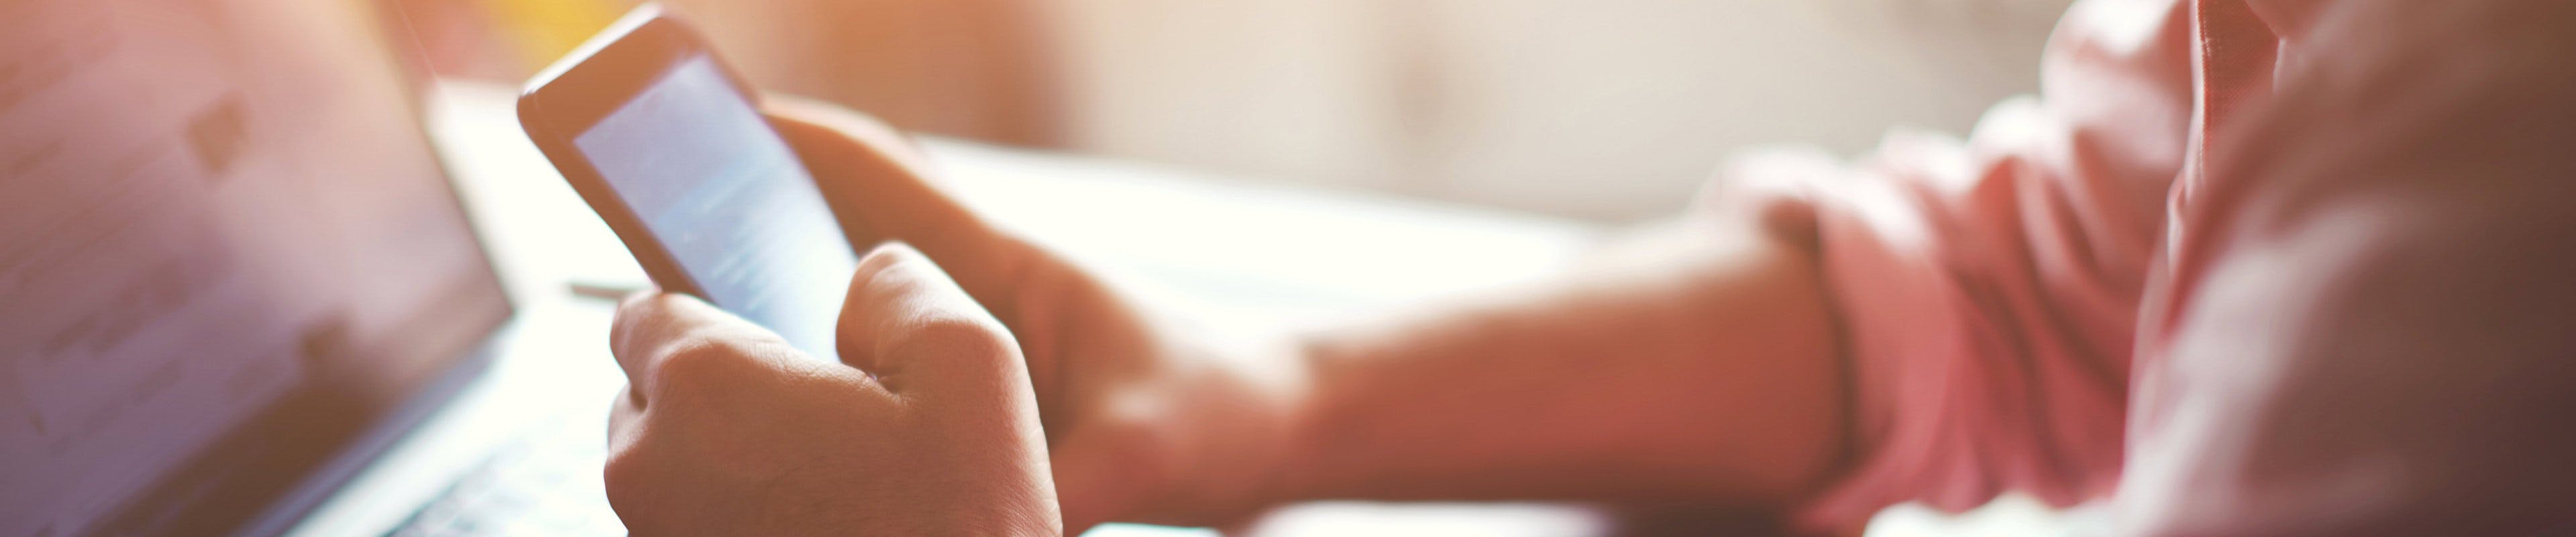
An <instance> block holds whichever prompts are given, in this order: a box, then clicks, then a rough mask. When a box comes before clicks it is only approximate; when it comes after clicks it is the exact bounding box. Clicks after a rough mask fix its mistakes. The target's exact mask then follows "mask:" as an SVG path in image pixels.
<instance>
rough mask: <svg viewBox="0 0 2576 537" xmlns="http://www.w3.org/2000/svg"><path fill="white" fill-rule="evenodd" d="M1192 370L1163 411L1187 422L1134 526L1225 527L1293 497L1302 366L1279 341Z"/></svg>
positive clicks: (1306, 394)
mask: <svg viewBox="0 0 2576 537" xmlns="http://www.w3.org/2000/svg"><path fill="white" fill-rule="evenodd" d="M1202 365H1203V366H1204V367H1199V368H1194V369H1195V371H1193V372H1192V373H1190V374H1189V375H1188V376H1192V377H1196V378H1191V379H1188V380H1187V381H1185V382H1181V383H1178V384H1180V386H1178V387H1176V388H1177V389H1176V390H1175V391H1173V392H1170V394H1171V395H1172V400H1169V401H1165V402H1164V403H1163V404H1167V405H1170V407H1171V408H1175V409H1180V410H1179V412H1180V414H1181V415H1185V416H1187V418H1186V419H1183V420H1178V421H1179V422H1180V423H1181V425H1182V427H1181V428H1182V431H1179V433H1180V434H1173V435H1171V437H1170V438H1173V439H1174V443H1173V444H1174V445H1173V446H1172V447H1173V449H1172V451H1171V454H1172V455H1173V460H1172V462H1173V464H1172V466H1170V467H1169V469H1170V471H1169V473H1168V474H1167V476H1165V477H1166V479H1165V480H1163V486H1161V487H1158V488H1159V489H1160V490H1158V491H1157V493H1156V494H1154V495H1153V497H1152V499H1151V500H1150V501H1149V502H1147V503H1148V505H1145V506H1142V507H1145V509H1143V510H1142V512H1139V513H1136V514H1137V515H1138V516H1137V517H1135V518H1134V519H1135V520H1139V521H1144V522H1158V523H1169V524H1183V525H1200V526H1208V525H1224V524H1229V523H1233V522H1238V521H1241V520H1242V519H1243V518H1245V517H1249V516H1252V515H1255V514H1259V513H1260V512H1261V511H1262V510H1264V509H1266V508H1268V507H1270V506H1273V505H1276V504H1278V503H1280V502H1282V501H1286V500H1288V499H1291V498H1293V497H1294V496H1295V495H1294V493H1293V492H1291V491H1290V490H1289V488H1290V485H1291V483H1292V482H1293V479H1292V477H1293V476H1294V475H1295V470H1293V469H1292V468H1290V466H1291V465H1292V464H1293V463H1294V461H1297V460H1301V459H1303V458H1304V457H1302V456H1299V455H1297V454H1298V453H1300V452H1301V451H1302V448H1301V446H1303V445H1304V442H1303V441H1302V439H1301V438H1302V436H1303V435H1302V433H1301V430H1302V428H1303V425H1302V424H1303V423H1305V422H1306V416H1307V410H1306V409H1307V408H1309V406H1310V405H1309V404H1308V403H1309V400H1310V398H1311V395H1310V394H1311V389H1310V388H1309V386H1310V381H1309V378H1310V374H1309V372H1308V370H1307V365H1306V360H1304V357H1303V356H1302V355H1301V354H1300V353H1298V352H1296V351H1295V348H1294V347H1293V346H1290V345H1287V344H1285V342H1284V341H1281V340H1264V341H1262V342H1259V343H1255V344H1249V345H1241V346H1237V347H1234V348H1233V349H1232V350H1231V351H1230V352H1226V353H1222V355H1221V356H1219V357H1218V358H1217V359H1214V360H1209V361H1208V363H1205V364H1202Z"/></svg>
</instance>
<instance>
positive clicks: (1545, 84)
mask: <svg viewBox="0 0 2576 537" xmlns="http://www.w3.org/2000/svg"><path fill="white" fill-rule="evenodd" d="M671 3H674V4H677V5H678V6H679V8H680V9H681V10H682V11H684V12H686V13H688V14H690V15H692V16H693V17H694V18H696V19H698V20H699V21H700V22H701V23H702V25H703V26H705V27H706V28H707V29H708V31H709V32H710V33H711V34H714V38H715V39H716V40H717V41H718V45H719V47H720V48H722V49H724V50H725V51H727V53H728V55H729V56H731V57H732V59H733V60H734V61H735V62H736V63H737V64H739V65H740V66H741V67H742V68H743V69H744V70H745V71H747V72H749V73H750V74H751V75H752V76H753V77H755V78H758V79H760V81H761V83H762V84H765V85H767V86H769V87H770V88H772V89H777V90H781V91H787V92H793V93H800V94H807V95H814V96H820V97H825V98H829V99H833V100H837V101H840V102H843V103H845V104H849V105H851V106H854V107H857V108H860V109H863V110H867V111H869V112H872V113H875V114H878V115H880V116H882V117H885V118H888V119H889V120H891V121H893V122H895V123H897V124H898V125H901V126H904V127H906V128H910V129H916V130H921V131H926V132H933V133H940V134H945V135H952V136H962V137H970V138H978V139H983V140H989V141H995V142H999V143H1006V144H1012V145H1023V146H1035V147H1045V148H1056V149H1063V150H1068V151H1075V152H1082V153H1093V154H1102V155H1109V156H1115V157H1121V158H1131V159H1140V160H1148V161H1156V162H1165V163H1171V164H1175V165H1179V166H1184V167H1189V168H1194V169H1199V170H1205V171H1210V172H1216V173H1218V174H1223V175H1231V176H1239V177H1245V178H1247V179H1248V180H1267V181H1283V182H1294V183H1310V184H1320V185H1332V186H1342V187H1353V188H1364V189H1371V190H1380V191H1386V192H1394V193H1399V194H1405V195H1414V196H1424V197H1431V198H1438V199H1446V200H1455V201H1464V202H1470V203H1479V204H1488V205H1495V206H1502V207H1509V208H1516V209H1525V210H1534V211H1541V212H1547V213H1554V214H1561V215H1571V216H1578V217H1584V218H1592V219H1600V220H1614V221H1615V220H1633V219H1640V218H1646V217H1652V216H1655V215H1660V214H1668V213H1671V212H1673V211H1675V210H1678V209H1679V208H1680V207H1681V206H1682V205H1683V203H1685V200H1686V198H1687V196H1688V195H1689V194H1690V193H1691V192H1692V191H1693V190H1694V189H1696V188H1697V186H1698V185H1699V184H1700V182H1702V181H1703V180H1704V179H1705V178H1706V176H1707V173H1708V171H1709V170H1711V169H1712V168H1713V167H1714V166H1715V164H1716V163H1717V162H1718V161H1719V160H1721V159H1723V158H1724V157H1725V156H1726V155H1727V154H1729V153H1730V152H1733V151H1736V150H1740V149H1742V148H1745V147H1749V146H1755V145H1768V144H1782V143H1803V144H1813V145H1818V146H1822V147H1824V148H1826V149H1829V150H1832V151H1834V152H1837V153H1840V154H1844V155H1853V154H1857V153H1860V152H1862V151H1865V150H1866V149H1867V148H1869V147H1870V146H1871V145H1873V144H1874V142H1875V141H1876V140H1877V138H1878V137H1879V136H1880V135H1881V133H1883V132H1884V131H1885V130H1886V129H1888V128H1889V127H1891V126H1900V125H1902V126H1914V127H1923V128H1930V129H1936V130H1942V131H1948V132H1954V133H1956V132H1963V131H1964V130H1965V129H1966V128H1968V127H1969V126H1970V125H1971V124H1972V123H1973V122H1974V120H1975V118H1976V117H1977V116H1978V115H1979V114H1980V113H1981V112H1983V110H1984V109H1985V108H1986V107H1987V106H1988V105H1990V104H1992V103H1994V102H1995V101H1997V100H1999V99H2002V98H2004V97H2007V96H2010V95H2013V94H2018V93H2028V92H2031V91H2034V90H2035V89H2036V87H2037V66H2038V57H2039V51H2040V47H2041V44H2042V42H2043V41H2044V40H2045V39H2046V36H2047V33H2048V31H2049V29H2050V27H2051V26H2053V24H2054V21H2055V19H2056V15H2057V13H2058V12H2059V11H2061V10H2063V9H2064V8H2065V5H2066V4H2067V3H2068V0H672V2H671ZM411 4H413V5H412V7H411V8H409V9H408V11H411V12H413V13H414V15H413V16H414V18H415V24H416V25H418V24H424V23H423V22H422V21H429V22H428V23H427V24H432V25H445V26H450V27H452V28H451V29H452V30H453V31H451V32H447V35H448V36H449V37H450V38H452V39H453V40H454V41H455V43H449V44H446V45H444V46H433V47H431V48H433V49H434V50H452V51H454V52H452V54H453V55H454V57H451V58H441V59H438V63H440V64H441V65H440V67H439V68H440V69H441V70H443V71H448V72H450V73H455V74H463V75H470V76H485V77H497V78H504V79H510V80H516V79H517V78H519V77H524V76H525V75H526V74H527V73H528V72H533V70H534V69H535V67H537V66H538V65H540V64H542V62H544V61H546V60H548V59H551V57H552V56H553V55H555V54H560V53H561V51H562V50H563V49H567V48H569V46H570V43H572V42H577V41H578V40H579V39H580V38H581V37H584V36H587V35H588V34H589V33H590V32H592V31H595V30H596V29H597V28H598V27H599V25H603V24H605V23H606V22H607V20H608V18H611V17H614V16H615V14H616V13H618V12H621V11H623V10H624V9H625V8H626V7H627V6H628V5H631V4H630V3H628V2H626V1H624V0H478V1H476V2H453V1H446V0H414V1H412V2H411ZM478 20H491V21H498V22H493V23H490V24H488V25H484V26H478V24H477V23H476V22H474V21H478ZM477 43H479V44H477ZM433 45H438V44H433Z"/></svg>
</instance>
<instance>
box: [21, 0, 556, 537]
mask: <svg viewBox="0 0 2576 537" xmlns="http://www.w3.org/2000/svg"><path fill="white" fill-rule="evenodd" d="M380 9H381V8H379V7H377V6H375V5H372V4H370V3H368V2H365V1H361V0H259V1H226V0H176V1H167V2H99V1H93V0H22V1H12V2H0V536H17V535H79V534H88V533H100V532H116V533H126V532H141V533H163V532H168V531H172V530H173V529H175V528H188V531H189V532H191V533H196V532H208V533H212V532H215V531H219V530H214V529H210V528H221V527H231V526H232V525H234V524H238V523H240V522H241V521H242V519H244V518H247V517H249V516H251V514H253V513H255V512H257V511H259V510H260V509H262V508H263V506H265V505H267V504H269V503H271V502H273V501H274V500H275V499H276V498H277V497H279V496H280V495H281V494H284V493H285V492H286V491H287V490H289V489H291V488H293V487H294V486H295V485H296V483H297V482H299V481H302V480H304V479H305V478H307V477H308V476H310V475H312V474H313V473H314V470H315V469H316V468H317V467H319V466H321V463H322V462H323V461H326V460H329V459H331V458H333V456H334V455H335V454H336V453H339V452H342V451H345V450H347V449H348V447H349V446H350V444H351V443H352V442H353V441H355V440H356V439H357V438H358V437H360V436H361V433H362V432H363V431H366V430H368V429H369V428H370V426H371V425H372V424H376V423H379V422H380V421H382V420H383V419H384V418H385V417H386V416H387V414H388V413H389V412H390V411H392V410H393V409H395V408H396V407H398V406H400V405H402V404H403V403H404V402H405V401H409V400H412V399H414V398H415V396H417V395H418V394H420V393H421V392H422V391H423V390H424V389H425V388H426V387H427V386H429V385H430V383H431V382H432V381H433V380H435V379H439V378H442V377H443V376H448V375H446V374H447V373H449V372H451V371H453V370H456V369H457V366H458V365H460V364H463V363H467V362H469V358H468V356H470V355H472V354H473V353H472V351H473V350H474V348H475V347H476V346H477V345H478V344H479V343H480V341H481V340H482V339H484V338H485V337H486V336H488V335H489V334H490V333H491V332H492V330H493V329H494V328H495V327H497V326H498V325H499V324H500V323H501V322H502V321H503V320H504V319H505V318H506V317H508V316H509V312H510V306H509V303H508V300H507V299H506V298H505V297H504V295H503V293H502V290H501V287H500V284H499V283H498V280H497V279H496V277H495V275H494V274H493V272H492V270H491V268H490V265H489V264H488V262H487V261H486V259H485V257H484V254H483V251H482V249H481V247H480V245H479V244H478V242H477V241H476V239H475V236H474V235H473V233H472V231H471V230H470V229H469V227H468V225H467V222H466V219H465V215H464V212H463V211H462V210H461V209H460V205H459V203H458V200H457V199H456V197H455V195H454V193H453V192H452V191H451V190H450V185H449V183H448V181H447V179H446V176H445V174H444V173H443V172H442V169H441V168H440V165H439V163H438V161H437V160H436V157H435V155H434V154H433V153H432V152H431V150H430V147H429V145H428V142H427V140H426V138H425V135H424V133H423V131H422V129H421V128H420V124H419V109H418V102H417V101H416V100H415V98H414V90H415V89H417V88H415V87H413V80H415V79H414V78H412V77H408V76H407V73H406V71H405V70H404V67H403V66H404V64H403V63H402V58H400V57H399V56H398V55H397V54H395V52H394V50H395V48H394V47H393V46H391V45H390V43H391V40H390V39H389V38H388V35H389V32H386V31H384V30H385V29H387V28H389V25H388V24H386V23H387V21H389V20H393V19H389V18H386V17H385V16H384V14H383V13H381V12H380Z"/></svg>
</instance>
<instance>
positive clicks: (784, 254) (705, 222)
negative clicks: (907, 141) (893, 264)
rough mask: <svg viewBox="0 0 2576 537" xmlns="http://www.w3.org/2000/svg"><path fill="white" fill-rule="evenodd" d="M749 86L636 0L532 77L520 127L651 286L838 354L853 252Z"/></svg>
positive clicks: (685, 31) (684, 29)
mask: <svg viewBox="0 0 2576 537" xmlns="http://www.w3.org/2000/svg"><path fill="white" fill-rule="evenodd" d="M759 95H760V94H759V93H758V92H756V91H754V90H752V88H751V86H750V85H748V84H745V83H744V82H743V79H742V77H740V76H737V75H736V74H735V73H734V71H733V70H732V69H731V68H730V67H727V66H726V64H725V63H724V61H723V60H721V59H719V58H717V57H716V55H715V52H714V51H713V50H712V49H710V48H709V47H708V46H707V44H706V41H705V40H704V39H702V38H701V37H700V34H699V33H698V32H696V31H695V30H693V29H691V28H690V27H689V26H688V25H687V24H685V23H683V22H682V21H680V20H679V19H677V18H675V17H673V16H671V15H669V14H668V13H667V12H666V11H665V10H663V9H662V8H661V7H659V6H656V5H653V4H649V3H648V4H645V5H643V6H642V7H638V8H636V9H635V11H634V12H632V13H629V14H627V15H626V16H625V17H624V18H621V19H619V20H618V22H617V23H616V24H615V25H612V26H610V27H609V28H608V29H607V30H605V31H602V32H601V33H600V35H599V36H597V37H593V38H591V39H590V41H589V42H586V43H584V44H582V46H581V47H580V48H578V49H575V50H574V51H573V52H572V53H571V54H570V55H567V56H565V57H564V58H563V59H562V60H558V61H556V62H555V64H554V65H552V66H550V67H547V68H546V69H545V70H544V71H542V72H540V73H538V74H537V76H536V78H535V79H533V80H531V81H529V83H528V86H527V89H526V90H525V91H523V92H521V94H520V96H519V124H520V125H521V126H522V127H523V128H524V129H526V130H527V133H528V138H529V139H530V140H534V141H535V142H536V144H537V148H538V149H540V150H543V151H544V152H545V155H546V158H547V159H549V160H552V161H554V165H555V168H556V169H559V170H562V172H563V177H564V180H565V181H569V182H571V183H572V187H573V190H575V191H578V192H580V193H581V198H582V200H584V201H586V202H589V204H590V208H591V210H593V211H597V212H598V213H599V217H600V218H601V219H602V220H605V221H607V222H608V227H609V228H610V229H612V230H615V231H616V232H617V237H618V238H619V239H620V240H622V241H624V242H625V243H626V249H627V250H628V251H630V252H632V253H633V254H634V255H635V261H636V262H637V263H639V264H641V265H643V267H644V272H645V274H646V275H648V276H650V277H652V278H653V283H654V284H656V285H659V286H661V288H662V289H663V290H664V291H670V292H678V293H687V294H690V295H695V296H697V297H699V298H701V299H704V300H706V301H707V302H708V303H711V304H714V305H715V306H716V307H719V308H723V309H725V310H727V311H730V312H733V313H734V314H736V315H740V316H742V317H743V318H745V319H748V320H750V321H752V322H753V323H757V324H759V325H761V326H763V327H767V328H769V329H770V330H772V331H776V332H777V333H778V334H779V335H780V336H784V337H785V338H786V340H787V342H788V343H789V344H791V345H794V346H796V347H797V348H798V349H800V350H803V351H805V352H806V353H809V354H812V355H814V356H816V357H818V358H822V359H825V360H834V361H837V360H838V358H839V354H838V353H837V352H835V351H834V349H835V347H834V335H835V331H834V327H835V326H836V325H837V320H838V319H839V317H840V306H841V301H842V298H843V295H844V294H845V293H846V292H847V289H848V288H849V282H850V274H851V273H852V272H853V271H854V270H856V268H857V264H858V259H857V258H858V256H857V253H856V251H855V249H854V247H853V246H852V245H851V244H850V242H849V240H848V238H847V237H844V236H843V233H842V230H841V228H840V224H839V221H838V220H837V219H835V218H834V217H833V214H832V209H831V205H830V204H829V203H827V202H826V200H825V199H824V198H823V195H822V191H821V190H820V189H819V188H817V187H816V185H815V184H814V179H813V177H812V176H810V175H808V174H807V172H806V171H805V165H804V163H803V162H802V161H800V160H798V159H797V157H796V153H795V150H794V149H793V148H790V147H788V145H787V143H786V141H785V140H784V139H782V138H780V137H779V135H778V132H777V131H776V130H773V129H772V128H771V127H770V125H769V122H768V121H767V120H766V119H764V118H763V117H762V116H761V114H760V103H759V99H760V97H759Z"/></svg>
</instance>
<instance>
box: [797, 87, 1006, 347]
mask: <svg viewBox="0 0 2576 537" xmlns="http://www.w3.org/2000/svg"><path fill="white" fill-rule="evenodd" d="M766 107H767V111H766V113H767V114H768V116H769V123H770V125H771V126H772V127H773V128H774V129H776V130H777V131H778V134H779V136H780V137H781V138H783V139H785V140H786V141H787V143H788V145H789V146H791V147H794V148H795V150H796V154H797V157H798V158H799V159H801V160H803V161H804V164H805V168H806V170H807V171H808V172H810V173H812V174H813V176H814V184H815V187H816V188H817V189H819V190H821V191H822V193H823V197H824V199H825V200H827V202H828V203H830V204H831V207H832V212H833V214H834V215H837V216H838V218H839V220H840V223H841V229H842V232H843V233H844V234H846V235H848V236H849V238H850V241H851V243H852V244H855V245H860V246H858V248H860V249H865V248H867V246H866V245H873V244H876V243H878V242H881V241H903V242H907V243H911V244H912V245H914V246H916V247H919V248H920V251H922V252H925V253H927V255H928V256H929V257H931V258H933V259H939V260H942V261H946V262H948V264H949V265H950V266H951V267H954V268H956V269H957V271H956V272H953V273H951V276H954V277H955V278H956V281H957V282H958V283H959V284H961V286H962V287H963V288H964V289H965V290H966V291H967V292H968V293H970V294H971V295H972V296H975V297H977V298H981V299H985V300H986V302H985V303H986V304H1003V305H1000V306H996V307H999V308H1005V309H1007V307H1008V306H1007V303H1004V302H995V301H994V300H998V299H1002V298H1005V297H1007V296H1009V294H1010V291H1009V289H1010V288H1011V286H1012V285H1013V284H1014V283H1015V282H1018V281H1019V280H1020V278H1019V275H1020V274H1021V273H1022V272H1023V271H1024V270H1025V269H1026V268H1027V267H1028V266H1029V265H1030V263H1031V262H1033V261H1036V260H1037V259H1038V257H1039V256H1038V255H1037V252H1036V251H1035V249H1034V248H1033V247H1032V246H1030V245H1029V244H1028V243H1027V242H1024V241H1020V240H1018V239H1017V238H1016V237H1013V236H1011V235H1009V234H1007V233H1003V232H1001V231H1000V230H999V229H998V228H996V227H995V226H993V225H992V224H991V223H989V222H987V221H985V220H984V219H983V218H982V217H981V216H979V215H977V214H976V213H975V212H974V211H973V210H972V209H970V208H969V207H967V206H966V204H965V203H963V202H961V201H959V199H958V198H957V197H956V196H955V195H953V194H951V193H949V192H948V191H946V190H945V189H942V188H940V187H939V185H938V184H936V182H935V180H934V179H935V177H936V175H935V174H934V173H933V171H932V170H931V166H930V163H929V161H928V159H927V158H926V157H925V156H924V155H923V154H922V153H921V151H920V150H919V148H918V147H917V146H915V145H914V144H913V143H912V142H911V141H910V139H908V138H905V137H904V136H903V135H902V134H901V133H899V132H896V131H895V130H894V129H893V128H892V127H888V126H887V125H886V124H885V123H883V122H879V121H877V120H876V119H874V118H870V117H868V116H865V115H862V114H859V113H856V112H851V111H849V110H847V109H842V108H839V107H834V106H829V105H822V104H813V103H800V102H798V101H794V100H788V99H772V100H770V101H769V102H768V103H767V104H766Z"/></svg>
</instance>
